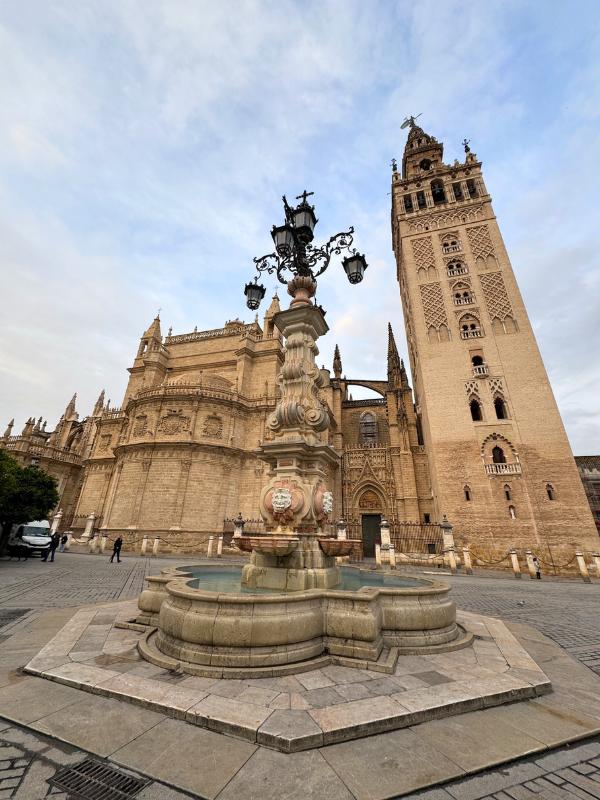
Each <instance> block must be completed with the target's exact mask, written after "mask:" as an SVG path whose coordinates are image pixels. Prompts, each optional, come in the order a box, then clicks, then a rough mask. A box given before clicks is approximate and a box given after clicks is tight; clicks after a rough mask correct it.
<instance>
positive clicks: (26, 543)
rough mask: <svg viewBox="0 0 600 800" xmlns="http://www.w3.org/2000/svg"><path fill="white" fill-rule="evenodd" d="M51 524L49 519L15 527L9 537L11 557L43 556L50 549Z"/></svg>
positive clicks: (8, 543) (8, 544) (9, 553)
mask: <svg viewBox="0 0 600 800" xmlns="http://www.w3.org/2000/svg"><path fill="white" fill-rule="evenodd" d="M51 539H52V537H51V536H50V523H49V522H48V520H47V519H39V520H35V521H34V522H27V523H25V524H24V525H13V526H12V528H11V531H10V533H9V535H8V542H7V546H6V547H7V550H8V555H9V556H18V555H25V556H32V555H34V554H35V553H39V554H40V555H43V554H44V553H45V552H46V551H47V550H48V549H49V548H50V541H51Z"/></svg>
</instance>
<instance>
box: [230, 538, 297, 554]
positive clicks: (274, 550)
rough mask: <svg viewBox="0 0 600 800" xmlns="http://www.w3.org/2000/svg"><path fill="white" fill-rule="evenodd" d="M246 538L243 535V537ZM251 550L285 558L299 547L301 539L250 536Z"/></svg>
mask: <svg viewBox="0 0 600 800" xmlns="http://www.w3.org/2000/svg"><path fill="white" fill-rule="evenodd" d="M243 538H245V537H243V536H242V539H243ZM248 538H249V539H250V550H251V551H252V552H256V553H262V554H263V555H267V556H275V557H276V558H283V556H289V555H290V553H293V552H294V550H295V549H296V548H297V547H298V544H299V541H300V540H299V539H298V538H297V537H291V536H273V535H271V536H250V537H248Z"/></svg>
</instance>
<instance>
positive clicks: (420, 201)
mask: <svg viewBox="0 0 600 800" xmlns="http://www.w3.org/2000/svg"><path fill="white" fill-rule="evenodd" d="M417 205H418V206H419V208H427V201H426V200H425V192H417Z"/></svg>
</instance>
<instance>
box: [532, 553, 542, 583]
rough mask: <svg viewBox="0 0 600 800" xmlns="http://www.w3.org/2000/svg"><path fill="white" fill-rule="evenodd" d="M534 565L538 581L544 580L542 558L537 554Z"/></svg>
mask: <svg viewBox="0 0 600 800" xmlns="http://www.w3.org/2000/svg"><path fill="white" fill-rule="evenodd" d="M533 567H534V569H535V577H536V578H537V579H538V581H541V580H542V565H541V564H540V560H539V558H538V557H537V556H534V557H533Z"/></svg>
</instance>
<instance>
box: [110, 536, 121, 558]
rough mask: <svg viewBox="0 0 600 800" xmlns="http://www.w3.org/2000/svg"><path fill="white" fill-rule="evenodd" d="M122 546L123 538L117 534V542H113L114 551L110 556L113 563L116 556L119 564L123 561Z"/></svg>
mask: <svg viewBox="0 0 600 800" xmlns="http://www.w3.org/2000/svg"><path fill="white" fill-rule="evenodd" d="M121 547H123V539H122V538H121V537H120V536H117V538H116V539H115V543H114V544H113V551H112V556H111V557H110V563H111V564H112V563H113V560H114V557H115V556H116V557H117V564H120V563H121Z"/></svg>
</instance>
